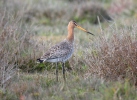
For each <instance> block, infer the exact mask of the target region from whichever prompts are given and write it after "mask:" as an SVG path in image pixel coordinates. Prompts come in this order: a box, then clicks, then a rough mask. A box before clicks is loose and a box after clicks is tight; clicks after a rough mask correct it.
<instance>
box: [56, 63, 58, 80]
mask: <svg viewBox="0 0 137 100" xmlns="http://www.w3.org/2000/svg"><path fill="white" fill-rule="evenodd" d="M56 81H57V82H58V62H56Z"/></svg>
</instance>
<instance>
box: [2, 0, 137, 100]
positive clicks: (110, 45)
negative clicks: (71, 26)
mask: <svg viewBox="0 0 137 100" xmlns="http://www.w3.org/2000/svg"><path fill="white" fill-rule="evenodd" d="M86 2H87V3H88V2H90V1H88V0H87V1H86ZM98 2H99V4H101V7H104V6H105V7H104V8H103V9H105V8H109V7H110V8H111V9H108V10H106V11H107V12H109V10H113V9H114V8H115V5H114V4H115V3H116V4H117V3H119V2H120V1H119V0H117V1H115V2H110V1H108V0H107V1H106V2H105V0H103V1H101V0H98ZM133 2H135V1H133ZM90 3H91V2H90ZM90 3H88V4H90ZM127 3H128V4H129V6H132V7H131V8H130V7H127V6H128V5H127ZM59 4H60V6H59ZM125 4H126V7H125V6H123V5H125ZM133 4H134V3H131V2H124V3H123V4H121V7H122V8H121V10H120V12H118V11H117V12H115V11H114V12H111V13H113V14H112V16H113V17H114V19H113V21H111V22H108V21H104V22H103V23H102V22H100V23H99V24H96V25H95V24H93V23H91V22H89V21H88V20H89V19H88V18H90V17H89V16H91V15H90V14H89V15H88V18H86V16H84V15H81V16H82V17H83V18H84V19H81V20H79V21H78V24H80V25H81V26H83V27H84V28H86V29H88V30H89V31H91V32H92V33H93V34H95V36H94V37H93V36H91V35H88V34H87V35H86V34H85V33H84V32H81V31H79V30H77V29H75V33H76V34H75V52H74V54H73V56H72V58H71V59H70V60H69V61H68V62H66V70H67V71H66V78H67V82H66V83H65V82H64V81H63V76H62V70H61V66H60V67H59V82H56V80H55V79H56V76H55V65H54V64H52V63H44V64H37V63H36V59H37V58H38V57H40V55H42V54H43V53H44V52H46V50H47V49H48V48H49V47H51V46H52V45H54V44H55V43H57V42H60V40H63V39H64V38H65V36H66V33H67V24H68V22H69V21H70V20H71V19H73V18H75V14H77V13H76V12H77V8H79V7H80V6H82V5H84V10H83V9H82V7H81V8H80V9H81V10H83V12H84V11H85V9H86V10H87V9H88V8H85V7H86V6H85V3H84V2H82V1H81V0H77V1H73V0H66V1H59V2H56V1H53V0H50V1H44V0H40V1H38V0H25V1H24V2H22V1H21V0H13V1H12V2H11V1H10V0H1V1H0V8H1V10H0V58H1V60H0V66H1V67H0V100H52V99H53V100H83V99H84V100H90V99H93V100H137V97H136V95H137V91H136V85H137V80H136V78H137V77H136V74H137V69H136V65H137V61H136V56H137V53H136V51H137V41H136V36H137V34H136V31H137V24H136V9H135V8H136V5H133ZM66 5H67V6H66ZM74 5H75V6H74ZM93 5H94V4H93ZM95 5H96V4H95ZM64 8H65V9H64ZM125 11H126V12H131V13H132V14H125V13H126V12H125ZM66 12H67V13H66ZM109 13H110V12H109ZM116 16H117V17H116ZM79 19H80V18H79Z"/></svg>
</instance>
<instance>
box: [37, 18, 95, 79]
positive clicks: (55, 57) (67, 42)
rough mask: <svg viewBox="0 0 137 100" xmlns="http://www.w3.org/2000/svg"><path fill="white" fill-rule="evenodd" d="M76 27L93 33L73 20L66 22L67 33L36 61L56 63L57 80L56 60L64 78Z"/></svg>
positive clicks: (71, 51) (72, 49) (72, 48)
mask: <svg viewBox="0 0 137 100" xmlns="http://www.w3.org/2000/svg"><path fill="white" fill-rule="evenodd" d="M75 27H77V28H79V29H80V30H83V31H84V32H86V33H89V34H91V35H93V34H92V33H90V32H88V31H87V30H85V29H84V28H82V27H81V26H79V25H78V24H77V23H76V22H75V21H70V22H69V24H68V35H67V37H66V39H64V40H63V41H62V42H60V43H58V44H56V45H54V46H53V47H51V48H50V49H49V50H48V51H47V52H46V53H45V54H44V55H43V56H42V57H41V58H39V59H37V61H38V62H40V63H42V62H55V63H56V80H57V81H58V62H62V72H63V78H64V80H66V78H65V62H66V61H67V60H68V59H69V58H70V57H71V56H72V54H73V52H74V46H73V43H74V28H75Z"/></svg>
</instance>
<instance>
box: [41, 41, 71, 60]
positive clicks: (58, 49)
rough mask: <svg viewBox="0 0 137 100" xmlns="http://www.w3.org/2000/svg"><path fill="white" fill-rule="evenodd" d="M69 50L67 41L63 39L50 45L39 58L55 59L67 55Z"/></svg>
mask: <svg viewBox="0 0 137 100" xmlns="http://www.w3.org/2000/svg"><path fill="white" fill-rule="evenodd" d="M69 52H70V47H69V45H68V43H67V42H65V41H63V42H61V43H59V44H56V45H55V46H53V47H51V48H50V49H49V50H48V51H47V52H46V53H45V54H44V55H43V56H42V57H41V58H42V59H56V58H61V57H64V56H65V55H67V54H68V53H69Z"/></svg>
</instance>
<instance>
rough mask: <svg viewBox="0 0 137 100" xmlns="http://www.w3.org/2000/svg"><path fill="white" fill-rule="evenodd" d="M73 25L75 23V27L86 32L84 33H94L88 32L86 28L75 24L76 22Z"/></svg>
mask: <svg viewBox="0 0 137 100" xmlns="http://www.w3.org/2000/svg"><path fill="white" fill-rule="evenodd" d="M75 25H76V27H77V28H79V29H80V30H82V31H84V32H86V33H89V34H91V35H94V34H93V33H91V32H88V31H87V30H86V29H84V28H82V27H81V26H79V25H77V24H75Z"/></svg>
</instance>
